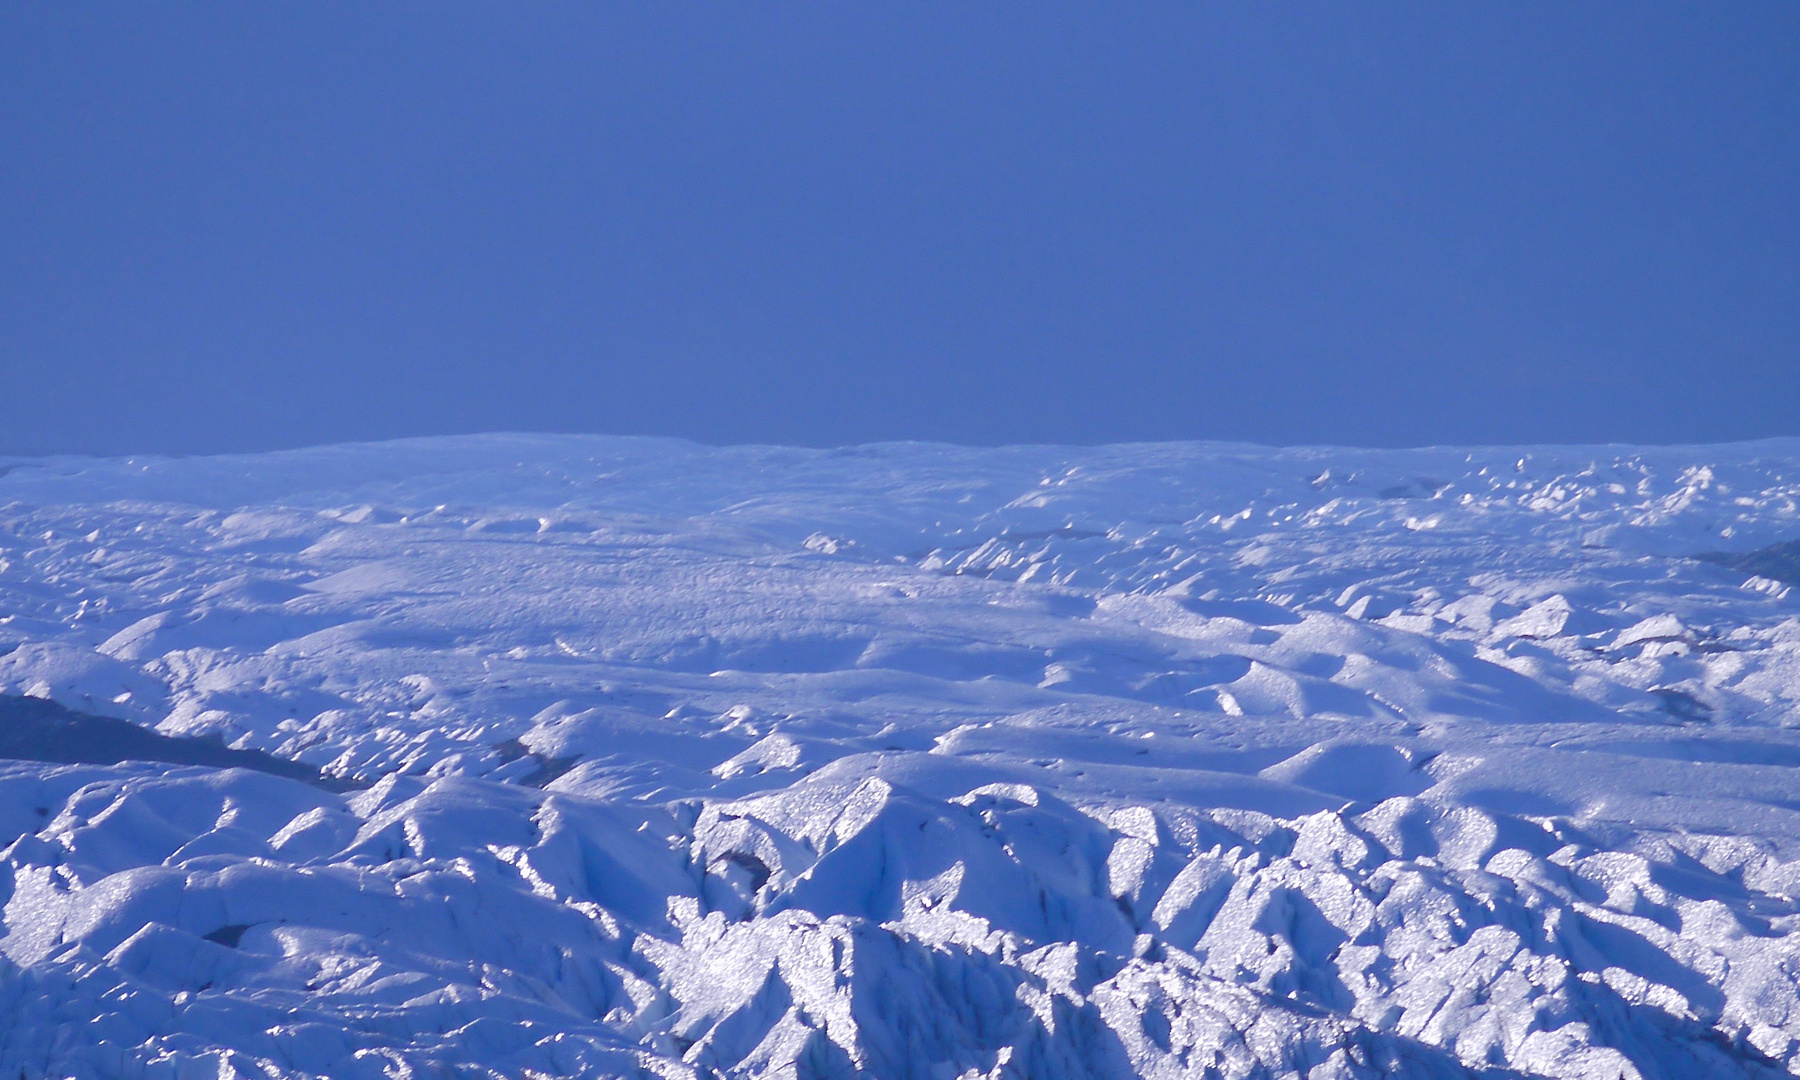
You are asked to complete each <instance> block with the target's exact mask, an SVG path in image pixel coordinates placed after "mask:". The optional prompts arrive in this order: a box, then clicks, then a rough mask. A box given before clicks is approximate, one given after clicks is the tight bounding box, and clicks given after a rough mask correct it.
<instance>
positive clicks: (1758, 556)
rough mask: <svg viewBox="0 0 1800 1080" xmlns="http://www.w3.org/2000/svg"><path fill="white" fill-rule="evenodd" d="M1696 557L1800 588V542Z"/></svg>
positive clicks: (1709, 552) (1714, 552)
mask: <svg viewBox="0 0 1800 1080" xmlns="http://www.w3.org/2000/svg"><path fill="white" fill-rule="evenodd" d="M1694 558H1696V559H1699V560H1700V561H1701V562H1709V563H1716V564H1718V565H1719V566H1726V567H1730V568H1731V569H1733V570H1738V571H1742V572H1743V573H1746V574H1754V575H1756V576H1757V577H1763V578H1769V579H1771V580H1774V581H1784V582H1786V583H1788V584H1789V585H1800V540H1789V541H1788V542H1786V543H1784V544H1770V545H1769V546H1768V547H1765V548H1757V549H1756V550H1755V551H1702V552H1701V553H1699V554H1698V555H1695V556H1694Z"/></svg>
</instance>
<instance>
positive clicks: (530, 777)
mask: <svg viewBox="0 0 1800 1080" xmlns="http://www.w3.org/2000/svg"><path fill="white" fill-rule="evenodd" d="M494 750H495V751H496V752H498V753H499V755H500V761H501V762H502V763H505V762H509V761H517V760H519V759H520V758H522V757H528V758H531V759H532V760H533V761H535V762H537V768H535V769H533V770H531V771H530V772H528V773H526V774H525V775H523V776H521V777H519V783H521V784H524V785H525V786H526V787H537V788H541V787H543V786H544V785H546V784H548V783H549V782H550V781H552V780H554V779H556V778H557V777H559V776H561V775H562V774H564V773H566V772H568V771H569V770H570V769H573V768H574V767H575V764H576V763H577V762H579V761H580V760H581V755H580V754H571V755H569V756H568V757H550V756H548V755H546V754H540V753H537V752H536V751H533V750H529V749H527V748H526V746H525V744H524V743H522V742H520V741H519V740H517V739H508V740H506V741H505V742H502V743H495V744H494Z"/></svg>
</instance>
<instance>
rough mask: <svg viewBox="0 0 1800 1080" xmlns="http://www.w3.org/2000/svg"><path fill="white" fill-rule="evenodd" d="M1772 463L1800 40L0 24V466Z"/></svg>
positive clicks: (1608, 33) (1798, 29)
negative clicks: (1068, 452)
mask: <svg viewBox="0 0 1800 1080" xmlns="http://www.w3.org/2000/svg"><path fill="white" fill-rule="evenodd" d="M482 430H537V431H593V432H609V433H621V434H663V435H679V436H685V437H689V438H694V439H699V440H703V441H707V442H715V443H728V442H783V443H803V444H813V445H834V444H842V443H852V442H862V441H871V440H885V439H939V440H949V441H956V442H965V443H999V442H1024V441H1031V442H1077V443H1095V442H1109V441H1119V440H1138V439H1189V438H1220V439H1245V440H1253V441H1258V442H1267V443H1302V442H1336V443H1349V444H1359V445H1414V444H1423V443H1434V442H1435V443H1442V442H1477V441H1480V442H1519V441H1559V442H1586V441H1606V440H1630V441H1645V442H1689V441H1712V440H1730V439H1739V438H1752V437H1760V436H1767V435H1777V434H1800V4H1796V3H1793V2H1792V0H1778V2H1777V0H1768V2H1732V3H1693V4H1668V3H1654V2H1639V0H1634V2H1629V3H1599V2H1596V3H1579V4H1571V3H1567V2H1566V0H1558V2H1554V3H1481V4H1464V3H1450V4H1445V3H1435V2H1434V3H1418V4H1391V3H1361V2H1358V3H1350V2H1343V3H1311V4H1307V3H1295V4H1250V3H1242V4H1239V3H1225V4H1200V3H1181V4H1169V5H1158V4H1148V3H1146V4H1119V3H1105V4H1093V5H1069V4H1037V3H1032V4H1009V3H979V4H969V3H962V2H958V3H945V4H929V3H904V4H874V3H830V4H824V3H821V4H815V5H798V4H775V3H769V4H761V3H759V4H737V3H733V4H717V5H712V4H686V3H644V4H629V5H628V4H616V5H615V4H586V3H579V4H578V3H566V4H536V3H532V4H501V3H492V4H452V5H445V4H435V3H434V4H404V3H398V2H383V3H379V4H364V3H344V4H325V3H307V4H280V5H277V4H243V3H236V2H233V3H225V4H216V5H215V4H202V3H183V4H155V5H151V4H117V5H115V4H107V3H92V4H82V5H70V4H65V3H61V2H60V0H58V2H53V3H8V4H6V5H4V6H3V7H0V451H9V452H14V453H21V452H22V453H51V452H90V453H118V452H141V451H154V452H169V453H194V452H208V451H216V450H244V449H261V448H269V447H279V446H293V445H303V444H311V443H319V442H330V441H338V440H346V439H372V438H388V437H396V436H405V435H418V434H437V433H449V432H463V431H482Z"/></svg>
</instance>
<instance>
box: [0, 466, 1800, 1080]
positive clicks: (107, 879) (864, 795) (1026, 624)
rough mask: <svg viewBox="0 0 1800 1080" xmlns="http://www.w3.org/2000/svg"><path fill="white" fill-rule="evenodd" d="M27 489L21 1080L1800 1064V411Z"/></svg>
mask: <svg viewBox="0 0 1800 1080" xmlns="http://www.w3.org/2000/svg"><path fill="white" fill-rule="evenodd" d="M0 471H4V475H0V654H3V655H0V694H6V695H12V697H13V700H10V701H4V700H0V727H4V731H0V748H4V750H5V752H6V753H7V754H8V755H9V756H16V757H19V758H31V757H52V758H56V757H58V755H59V754H60V755H61V757H60V760H63V761H65V762H66V761H67V760H68V758H69V756H70V755H69V754H68V753H65V752H63V751H60V750H55V747H51V746H50V743H52V742H54V743H56V745H57V746H63V745H64V744H68V743H69V742H70V740H71V739H73V738H74V736H71V735H68V733H69V732H83V733H93V732H98V733H100V734H83V735H82V736H81V738H80V739H76V740H75V741H77V742H81V743H82V745H84V746H87V745H89V744H92V753H90V754H88V757H89V759H90V763H85V764H84V763H60V764H59V763H55V762H52V761H31V760H12V761H7V762H4V763H0V848H4V851H3V852H0V863H3V865H0V898H4V901H5V908H4V920H5V926H4V934H5V936H4V937H3V938H0V952H3V953H4V957H5V959H4V960H0V1077H6V1078H8V1080H10V1078H11V1077H13V1076H15V1075H17V1076H22V1077H30V1078H36V1077H43V1076H54V1077H83V1078H86V1077H138V1076H156V1077H184V1078H185V1077H190V1076H205V1077H208V1078H211V1077H215V1076H270V1077H275V1076H280V1077H300V1076H329V1077H334V1078H336V1077H380V1076H393V1077H405V1076H411V1077H428V1076H465V1075H466V1076H493V1077H523V1076H612V1075H634V1076H635V1075H654V1076H665V1077H710V1076H719V1075H724V1076H744V1077H763V1076H801V1077H827V1076H850V1075H853V1074H855V1075H867V1076H871V1077H879V1078H884V1080H886V1078H893V1080H899V1078H903V1077H904V1078H916V1080H952V1078H957V1077H967V1076H993V1077H1020V1078H1025V1077H1029V1078H1033V1080H1049V1078H1053V1077H1078V1076H1091V1077H1127V1076H1145V1077H1159V1078H1160V1077H1232V1078H1236V1077H1264V1076H1267V1077H1290V1076H1304V1077H1309V1078H1316V1080H1322V1078H1328V1077H1329V1078H1337V1077H1376V1076H1415V1077H1428V1076H1429V1077H1436V1076H1481V1077H1516V1076H1546V1077H1568V1078H1579V1080H1606V1078H1610V1077H1640V1076H1641V1077H1651V1078H1657V1077H1671V1078H1673V1077H1735V1076H1769V1075H1786V1074H1789V1073H1794V1072H1800V597H1796V596H1793V595H1791V594H1790V591H1789V590H1790V587H1791V586H1790V584H1789V583H1788V582H1786V581H1783V580H1782V578H1783V577H1795V578H1800V558H1797V557H1796V556H1795V554H1794V553H1793V551H1792V549H1788V551H1787V552H1785V553H1784V552H1783V550H1782V549H1780V548H1777V547H1775V545H1779V544H1782V543H1785V542H1789V541H1793V540H1794V539H1795V538H1796V537H1800V442H1771V443H1759V444H1747V445H1740V446H1721V447H1699V448H1679V449H1633V448H1626V447H1590V448H1560V449H1545V448H1532V449H1491V450H1476V451H1465V450H1430V451H1416V452H1369V451H1346V450H1280V451H1278V450H1266V449H1258V448H1251V447H1240V446H1227V445H1207V444H1194V445H1162V446H1127V447H1112V448H1104V449H1062V448H1012V449H1002V450H965V449H955V448H948V447H939V446H916V445H899V446H878V447H867V448H861V449H854V450H844V451H835V452H826V451H807V450H785V449H744V448H740V449H729V450H712V449H705V448H701V447H697V446H692V445H687V444H681V443H672V442H658V441H645V440H619V439H593V438H550V437H543V438H539V437H511V436H508V437H499V436H495V437H482V438H467V439H452V440H433V441H421V442H407V443H394V444H384V445H376V446H348V447H330V448H323V449H317V450H308V451H303V452H294V453H283V454H272V455H265V456H256V457H227V458H196V459H184V460H163V459H142V460H104V461H102V460H86V459H66V458H65V459H47V460H16V459H14V460H0ZM1765 548H1768V549H1771V550H1769V551H1767V552H1764V553H1763V554H1762V555H1759V556H1756V557H1755V558H1754V559H1752V560H1732V559H1727V560H1725V561H1724V562H1719V561H1710V562H1709V561H1701V560H1697V559H1695V558H1694V557H1693V556H1696V555H1699V554H1704V553H1713V552H1726V553H1746V552H1752V551H1757V550H1760V549H1765ZM20 697H31V698H39V699H49V700H50V701H52V702H55V703H60V705H62V706H65V707H66V710H73V711H74V712H79V713H86V714H96V715H99V716H104V717H113V718H117V719H124V720H130V721H133V722H135V723H136V724H139V725H144V726H145V727H153V728H155V729H156V731H157V732H160V733H161V734H163V735H166V736H173V737H175V738H174V739H164V740H157V739H152V738H149V737H148V733H145V734H144V737H142V738H127V737H126V736H135V733H134V732H131V731H127V730H126V729H121V728H118V727H116V726H113V727H106V726H103V725H102V726H89V727H81V726H80V725H82V724H99V722H98V721H87V720H82V719H81V718H80V717H75V716H72V715H71V714H70V713H69V712H68V711H66V710H64V709H52V708H50V707H48V706H46V705H45V704H44V703H43V702H42V701H37V702H21V701H18V700H17V699H18V698H20ZM21 718H23V719H21ZM27 721H29V724H38V725H40V727H31V726H29V724H28V723H27ZM55 724H61V725H63V726H62V727H57V728H56V729H55V730H56V731H60V732H63V733H64V734H63V735H59V736H57V739H49V737H48V736H40V735H39V734H36V733H37V732H39V731H40V730H50V728H48V727H42V725H55ZM21 725H24V726H21ZM121 732H123V733H124V734H123V735H121V734H120V733H121ZM109 733H110V734H109ZM193 737H208V738H210V739H213V740H215V741H214V742H211V743H200V742H194V741H191V739H192V738H193ZM34 740H35V741H34ZM58 740H60V741H58ZM218 740H222V741H223V743H224V744H227V745H228V746H229V747H230V748H232V749H236V750H241V751H260V752H263V753H266V754H269V755H274V756H275V757H278V758H284V759H290V764H291V763H293V762H297V763H299V764H300V765H303V766H311V767H313V768H314V769H317V770H321V771H322V773H323V774H324V776H325V778H324V779H320V778H319V774H318V773H312V772H309V771H308V770H307V769H304V768H290V772H291V773H292V775H293V777H294V778H285V777H282V776H276V775H270V774H269V773H268V772H267V771H266V770H265V771H258V770H259V769H261V766H260V765H258V763H260V762H266V761H267V759H266V758H263V757H259V756H257V755H254V754H244V755H242V756H241V757H238V758H222V757H220V755H221V754H223V752H224V750H223V748H222V747H221V746H220V745H219V742H218ZM46 747H48V749H46ZM168 747H177V748H179V747H186V748H188V749H189V750H192V751H193V753H194V754H195V755H197V756H194V757H189V758H182V759H180V760H190V761H198V762H202V764H189V765H178V764H159V763H145V762H135V761H125V762H123V763H120V762H118V760H117V759H118V758H120V757H132V756H134V755H138V754H143V755H146V756H156V755H158V754H163V753H164V750H165V749H167V748H168ZM52 751H54V752H52ZM184 752H185V751H184ZM108 761H112V762H114V763H112V764H107V763H106V762H108ZM232 762H242V763H245V764H250V765H252V766H253V768H249V769H243V768H233V769H219V768H213V767H208V765H209V764H212V765H217V764H230V763H232ZM309 776H310V777H312V778H313V779H314V782H310V783H309V782H306V780H307V778H308V777H309ZM333 778H335V780H336V781H337V783H335V784H333V783H332V779H333ZM351 784H354V785H355V787H353V788H351V789H350V790H333V788H334V787H335V788H338V789H342V788H344V787H346V786H348V785H351Z"/></svg>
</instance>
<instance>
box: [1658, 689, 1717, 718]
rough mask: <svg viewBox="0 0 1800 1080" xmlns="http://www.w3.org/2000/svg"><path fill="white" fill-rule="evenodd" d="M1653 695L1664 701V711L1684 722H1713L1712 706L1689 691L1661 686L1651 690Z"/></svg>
mask: <svg viewBox="0 0 1800 1080" xmlns="http://www.w3.org/2000/svg"><path fill="white" fill-rule="evenodd" d="M1650 694H1651V696H1652V697H1654V698H1656V700H1657V701H1659V702H1661V703H1662V707H1663V711H1664V712H1666V713H1668V714H1669V715H1670V716H1673V717H1674V718H1675V719H1677V720H1680V721H1681V722H1682V723H1684V724H1710V723H1712V713H1713V711H1712V706H1711V705H1708V704H1707V703H1706V702H1704V701H1701V700H1700V699H1699V698H1697V697H1695V696H1694V695H1692V694H1690V693H1688V692H1687V691H1686V690H1676V689H1675V688H1673V687H1669V686H1659V687H1657V688H1656V689H1654V690H1652V691H1650Z"/></svg>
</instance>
